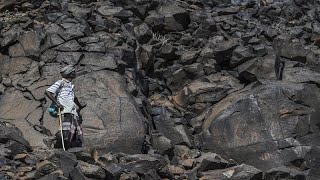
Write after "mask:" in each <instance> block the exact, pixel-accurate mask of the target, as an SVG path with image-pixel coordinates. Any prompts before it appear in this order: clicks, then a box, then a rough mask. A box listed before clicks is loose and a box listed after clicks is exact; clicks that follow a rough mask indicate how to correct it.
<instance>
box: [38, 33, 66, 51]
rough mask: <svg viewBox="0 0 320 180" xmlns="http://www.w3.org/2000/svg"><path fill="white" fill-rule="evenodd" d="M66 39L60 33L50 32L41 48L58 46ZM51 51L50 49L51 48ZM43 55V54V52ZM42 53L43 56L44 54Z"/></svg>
mask: <svg viewBox="0 0 320 180" xmlns="http://www.w3.org/2000/svg"><path fill="white" fill-rule="evenodd" d="M64 42H65V41H64V40H63V39H62V38H61V37H60V36H59V35H58V34H49V35H48V36H47V37H46V39H45V43H44V44H43V46H42V47H41V50H42V51H44V50H47V49H49V48H51V47H54V46H58V45H60V44H62V43H64ZM49 51H50V50H49ZM42 55H43V54H42ZM42 55H41V56H42Z"/></svg>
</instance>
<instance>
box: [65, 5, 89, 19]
mask: <svg viewBox="0 0 320 180" xmlns="http://www.w3.org/2000/svg"><path fill="white" fill-rule="evenodd" d="M68 11H69V12H71V13H72V15H73V16H75V17H81V18H83V19H87V18H88V16H89V14H90V13H91V9H90V8H86V7H81V6H79V5H78V4H76V3H70V4H69V5H68Z"/></svg>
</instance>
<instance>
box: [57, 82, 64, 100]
mask: <svg viewBox="0 0 320 180" xmlns="http://www.w3.org/2000/svg"><path fill="white" fill-rule="evenodd" d="M60 81H61V84H60V86H59V88H58V92H57V95H56V98H57V97H58V96H59V93H60V90H61V89H62V88H63V86H64V85H65V83H66V82H65V81H64V80H63V79H61V80H60Z"/></svg>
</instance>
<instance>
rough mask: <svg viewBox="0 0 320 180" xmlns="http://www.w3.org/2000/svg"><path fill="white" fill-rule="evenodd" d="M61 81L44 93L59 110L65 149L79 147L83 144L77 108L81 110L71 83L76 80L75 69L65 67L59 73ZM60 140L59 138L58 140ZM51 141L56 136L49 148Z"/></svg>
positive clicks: (68, 66)
mask: <svg viewBox="0 0 320 180" xmlns="http://www.w3.org/2000/svg"><path fill="white" fill-rule="evenodd" d="M60 74H61V76H62V77H63V78H62V80H58V81H57V82H55V83H54V84H53V85H52V86H50V87H49V88H48V89H47V90H46V91H45V94H46V96H47V97H48V98H49V99H51V100H52V101H53V102H55V103H56V104H57V106H58V108H60V110H61V114H62V133H63V140H64V145H65V148H66V149H69V148H72V147H80V146H82V142H83V132H82V128H81V126H80V122H79V115H78V112H77V107H76V106H78V107H79V108H83V107H84V106H85V105H82V104H81V103H80V102H79V100H78V98H77V97H76V96H75V93H74V90H73V88H74V85H73V84H72V83H71V81H72V80H73V79H75V78H76V71H75V67H74V66H72V65H67V66H65V67H64V68H62V69H61V71H60ZM59 139H60V138H59ZM53 140H58V138H57V136H55V137H54V138H52V139H51V140H50V141H51V143H48V144H50V145H49V146H51V144H52V142H53Z"/></svg>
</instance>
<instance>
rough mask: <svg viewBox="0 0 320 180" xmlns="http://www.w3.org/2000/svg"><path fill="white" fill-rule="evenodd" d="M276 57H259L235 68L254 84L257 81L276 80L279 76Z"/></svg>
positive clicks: (271, 55)
mask: <svg viewBox="0 0 320 180" xmlns="http://www.w3.org/2000/svg"><path fill="white" fill-rule="evenodd" d="M275 68H276V56H275V55H274V54H268V55H267V56H265V57H263V58H262V57H261V58H260V57H258V58H255V59H252V60H249V61H247V62H245V63H243V64H241V65H239V66H238V67H236V68H235V70H237V72H238V73H239V74H240V77H243V78H244V79H245V80H247V81H249V82H254V81H256V80H257V79H269V80H276V79H277V77H278V74H277V72H278V71H276V69H275Z"/></svg>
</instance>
